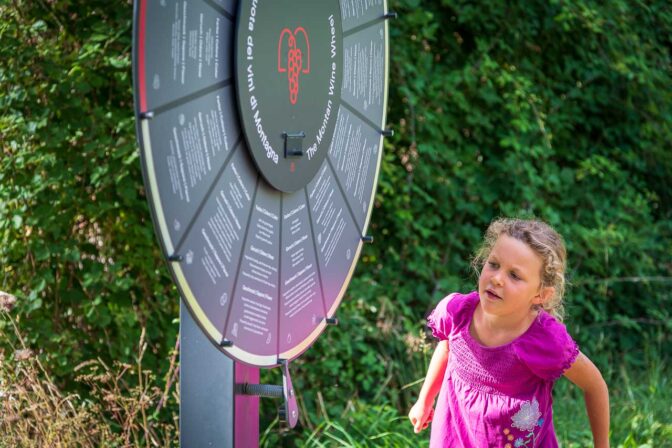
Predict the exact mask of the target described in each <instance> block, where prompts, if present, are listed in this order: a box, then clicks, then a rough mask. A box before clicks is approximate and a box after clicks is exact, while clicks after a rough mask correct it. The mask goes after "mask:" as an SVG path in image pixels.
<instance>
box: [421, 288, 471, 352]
mask: <svg viewBox="0 0 672 448" xmlns="http://www.w3.org/2000/svg"><path fill="white" fill-rule="evenodd" d="M477 297H478V293H476V300H478V298H477ZM473 301H474V293H473V292H472V293H470V294H466V295H465V294H459V293H453V294H450V295H448V296H446V297H445V298H444V299H443V300H441V301H440V302H439V304H438V305H436V308H434V310H433V311H432V312H431V313H429V316H427V327H429V329H430V330H432V336H434V337H435V338H437V339H439V340H441V341H444V340H446V339H448V338H449V337H450V335H451V334H453V333H455V332H456V331H457V330H459V329H460V328H461V327H462V325H464V322H465V320H466V318H467V315H468V312H467V309H468V308H469V305H470V304H473Z"/></svg>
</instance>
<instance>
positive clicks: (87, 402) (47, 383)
mask: <svg viewBox="0 0 672 448" xmlns="http://www.w3.org/2000/svg"><path fill="white" fill-rule="evenodd" d="M4 305H6V302H4V303H0V324H2V325H1V326H0V328H4V330H7V329H9V330H10V331H0V347H6V348H8V349H2V348H0V447H2V448H4V447H31V448H32V447H39V448H42V447H50V448H52V447H53V448H61V447H62V448H70V447H82V448H88V447H91V448H93V447H143V446H147V447H149V446H151V447H169V446H176V444H177V443H176V440H177V437H178V415H177V412H176V408H177V406H176V405H175V403H176V402H177V401H179V397H178V396H177V390H176V389H175V387H174V385H175V380H176V374H177V368H178V366H177V362H176V360H177V347H176V348H175V350H174V351H173V353H172V354H171V357H170V359H169V361H168V362H170V368H169V371H168V373H167V375H166V377H165V378H162V379H158V378H157V377H156V375H154V374H153V372H151V371H148V370H145V369H143V368H142V359H143V355H144V353H145V350H146V348H147V346H146V343H145V342H144V331H143V332H142V336H141V339H140V344H139V347H138V352H137V354H136V359H135V363H133V364H126V363H114V364H112V365H108V364H107V363H105V362H104V361H103V360H101V359H94V360H90V361H87V362H85V363H82V364H80V365H78V366H74V367H73V371H72V374H73V376H75V377H76V379H77V380H78V381H79V382H81V383H82V384H83V385H84V386H85V387H84V389H85V390H86V391H87V396H86V397H83V396H80V395H77V394H66V393H64V392H63V391H61V390H60V389H59V387H58V386H57V385H56V384H55V382H54V380H53V379H52V377H51V376H50V374H49V372H48V370H47V369H46V368H45V366H44V365H43V364H42V363H41V362H40V354H39V353H35V352H34V351H33V350H32V349H31V348H30V347H28V346H27V345H26V343H25V338H24V336H23V335H22V333H21V331H20V328H19V325H18V322H17V320H16V319H15V318H14V317H13V316H12V315H11V314H10V311H11V309H10V307H8V306H4Z"/></svg>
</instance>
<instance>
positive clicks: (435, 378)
mask: <svg viewBox="0 0 672 448" xmlns="http://www.w3.org/2000/svg"><path fill="white" fill-rule="evenodd" d="M448 353H449V348H448V341H441V342H439V344H438V345H437V346H436V349H435V350H434V354H433V355H432V360H431V362H430V363H429V368H428V369H427V375H426V376H425V382H424V383H423V384H422V389H421V390H420V395H419V396H418V401H417V402H416V403H415V404H414V405H413V407H412V408H411V411H410V412H409V413H408V418H409V419H410V420H411V423H412V424H413V427H414V429H415V432H416V433H417V432H420V431H422V430H423V429H425V428H426V427H427V425H428V424H429V422H430V421H431V418H432V409H433V407H434V399H435V398H436V395H437V394H438V393H439V390H441V384H442V382H443V376H444V374H445V373H446V365H447V364H448Z"/></svg>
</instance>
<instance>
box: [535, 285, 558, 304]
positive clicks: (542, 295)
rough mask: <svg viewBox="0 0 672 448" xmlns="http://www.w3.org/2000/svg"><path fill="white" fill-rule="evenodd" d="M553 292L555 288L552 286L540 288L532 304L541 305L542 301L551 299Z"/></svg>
mask: <svg viewBox="0 0 672 448" xmlns="http://www.w3.org/2000/svg"><path fill="white" fill-rule="evenodd" d="M553 294H555V288H554V287H553V286H546V287H544V288H541V290H540V291H539V294H537V296H536V297H535V298H534V304H535V305H543V304H544V303H546V302H548V301H549V300H551V298H552V297H553Z"/></svg>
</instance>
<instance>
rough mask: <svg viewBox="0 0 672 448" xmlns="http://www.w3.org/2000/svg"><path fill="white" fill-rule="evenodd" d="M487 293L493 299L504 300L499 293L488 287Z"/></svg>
mask: <svg viewBox="0 0 672 448" xmlns="http://www.w3.org/2000/svg"><path fill="white" fill-rule="evenodd" d="M485 294H486V295H487V296H488V298H489V299H491V300H502V298H501V297H499V296H498V295H497V294H495V293H494V292H493V291H492V290H491V289H486V290H485Z"/></svg>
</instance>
